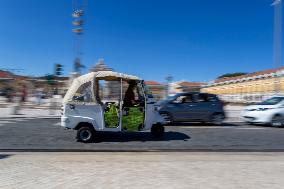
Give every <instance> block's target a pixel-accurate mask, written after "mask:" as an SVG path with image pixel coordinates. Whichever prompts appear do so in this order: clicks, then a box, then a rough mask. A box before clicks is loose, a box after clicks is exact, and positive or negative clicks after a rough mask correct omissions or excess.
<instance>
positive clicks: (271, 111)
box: [242, 96, 284, 127]
mask: <svg viewBox="0 0 284 189" xmlns="http://www.w3.org/2000/svg"><path fill="white" fill-rule="evenodd" d="M242 117H243V119H244V120H245V121H246V122H248V123H251V124H269V125H272V126H275V127H280V126H283V125H284V96H274V97H272V98H269V99H267V100H265V101H263V102H261V103H258V104H256V105H250V106H247V107H245V109H244V110H243V112H242Z"/></svg>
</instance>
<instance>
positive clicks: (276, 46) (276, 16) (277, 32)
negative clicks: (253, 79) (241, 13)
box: [272, 0, 282, 93]
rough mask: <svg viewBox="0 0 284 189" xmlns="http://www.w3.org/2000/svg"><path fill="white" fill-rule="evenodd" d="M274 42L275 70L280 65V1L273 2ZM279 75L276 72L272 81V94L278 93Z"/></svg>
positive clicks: (279, 88) (279, 89)
mask: <svg viewBox="0 0 284 189" xmlns="http://www.w3.org/2000/svg"><path fill="white" fill-rule="evenodd" d="M272 6H274V40H273V62H274V65H275V67H276V68H279V67H280V66H281V64H282V0H274V2H273V3H272ZM280 77H281V75H280V74H279V73H278V72H276V75H275V80H274V92H275V93H279V92H280V91H281V87H280Z"/></svg>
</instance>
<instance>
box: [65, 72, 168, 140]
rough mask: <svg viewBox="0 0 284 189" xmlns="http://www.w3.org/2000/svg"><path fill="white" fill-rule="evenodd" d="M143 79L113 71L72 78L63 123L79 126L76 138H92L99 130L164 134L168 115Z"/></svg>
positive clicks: (69, 125) (67, 125)
mask: <svg viewBox="0 0 284 189" xmlns="http://www.w3.org/2000/svg"><path fill="white" fill-rule="evenodd" d="M154 103H155V100H154V98H153V96H152V95H151V94H149V92H148V90H147V87H145V85H144V82H143V80H141V79H139V78H138V77H136V76H132V75H126V74H122V73H117V72H112V71H99V72H91V73H89V74H86V75H83V76H80V77H78V78H76V79H74V80H73V82H72V85H71V87H70V88H69V90H68V91H67V93H66V95H65V97H64V99H63V105H62V116H61V125H62V126H63V127H66V128H69V129H74V130H77V139H78V140H79V141H81V142H91V141H92V140H93V139H94V138H95V136H96V135H95V134H96V133H97V132H99V131H113V132H130V131H145V130H151V133H152V134H153V136H155V137H161V136H162V135H163V134H164V126H163V125H164V124H165V123H166V121H165V119H164V118H163V117H162V116H161V115H160V114H159V112H158V111H156V109H155V107H154Z"/></svg>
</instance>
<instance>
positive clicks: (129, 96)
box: [123, 81, 136, 107]
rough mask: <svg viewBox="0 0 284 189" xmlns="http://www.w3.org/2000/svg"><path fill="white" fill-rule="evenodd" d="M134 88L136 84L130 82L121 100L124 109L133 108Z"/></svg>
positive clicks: (134, 102)
mask: <svg viewBox="0 0 284 189" xmlns="http://www.w3.org/2000/svg"><path fill="white" fill-rule="evenodd" d="M135 87H136V82H135V81H130V82H129V86H128V88H127V90H126V92H125V96H124V99H123V106H124V107H133V106H134V105H135V104H136V101H135V93H134V89H135Z"/></svg>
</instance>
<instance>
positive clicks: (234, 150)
mask: <svg viewBox="0 0 284 189" xmlns="http://www.w3.org/2000/svg"><path fill="white" fill-rule="evenodd" d="M5 152H119V153H127V152H136V153H137V152H149V153H151V152H168V153H171V152H172V153H174V152H192V153H194V152H212V153H214V152H217V153H220V152H228V153H230V152H240V153H245V152H249V153H251V152H256V153H257V152H259V153H264V152H268V153H269V152H284V149H129V150H126V149H0V153H5Z"/></svg>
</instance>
